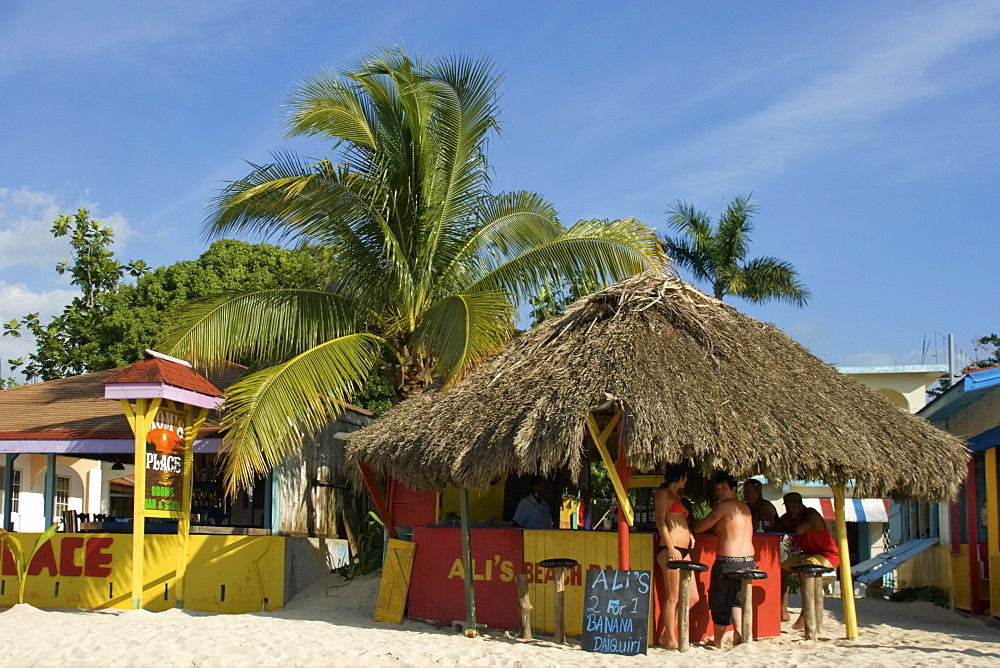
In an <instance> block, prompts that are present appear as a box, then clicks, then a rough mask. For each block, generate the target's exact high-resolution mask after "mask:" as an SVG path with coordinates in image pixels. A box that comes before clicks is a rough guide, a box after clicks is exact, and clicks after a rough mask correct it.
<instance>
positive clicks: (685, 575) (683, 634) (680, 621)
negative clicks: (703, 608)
mask: <svg viewBox="0 0 1000 668" xmlns="http://www.w3.org/2000/svg"><path fill="white" fill-rule="evenodd" d="M667 567H668V568H672V569H674V570H679V571H680V572H681V583H680V585H679V586H680V591H679V592H677V594H678V596H677V651H678V652H686V651H688V644H689V640H690V635H691V631H690V630H688V612H690V611H689V610H688V607H689V606H690V604H691V575H692V574H693V573H704V572H705V571H707V570H708V566H706V565H705V564H699V563H698V562H697V561H683V560H681V561H668V562H667ZM667 632H668V633H669V632H670V631H669V629H668V630H667Z"/></svg>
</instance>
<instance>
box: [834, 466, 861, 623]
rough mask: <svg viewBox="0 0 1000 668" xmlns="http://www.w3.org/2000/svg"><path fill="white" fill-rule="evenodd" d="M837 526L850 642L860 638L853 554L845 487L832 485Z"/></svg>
mask: <svg viewBox="0 0 1000 668" xmlns="http://www.w3.org/2000/svg"><path fill="white" fill-rule="evenodd" d="M830 489H831V490H833V510H834V513H835V524H836V525H837V552H839V553H840V600H841V602H842V603H843V604H844V627H845V630H846V631H847V639H848V640H856V639H857V637H858V616H857V613H856V612H855V610H854V579H853V578H852V577H851V552H850V550H849V549H848V547H847V520H846V515H845V514H844V485H843V484H838V485H830Z"/></svg>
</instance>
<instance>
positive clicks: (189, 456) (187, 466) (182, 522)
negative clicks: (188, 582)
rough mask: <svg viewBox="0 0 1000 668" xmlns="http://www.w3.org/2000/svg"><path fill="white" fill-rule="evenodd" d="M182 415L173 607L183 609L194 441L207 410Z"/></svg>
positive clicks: (189, 408) (191, 409)
mask: <svg viewBox="0 0 1000 668" xmlns="http://www.w3.org/2000/svg"><path fill="white" fill-rule="evenodd" d="M184 415H185V418H186V420H187V429H185V430H184V441H185V443H184V462H183V464H182V467H183V471H184V472H183V474H182V475H183V476H184V489H183V490H182V491H181V517H180V519H179V520H178V522H177V540H178V542H179V543H180V544H179V545H178V546H177V582H176V584H175V585H174V607H175V608H183V607H184V589H185V579H184V578H185V576H186V574H187V563H188V554H189V552H190V548H191V497H192V492H191V490H192V488H193V487H194V440H195V439H196V438H198V432H199V431H201V427H202V425H203V424H205V418H207V417H208V409H207V408H202V409H201V411H200V412H199V413H198V417H197V418H195V416H194V406H191V405H185V410H184Z"/></svg>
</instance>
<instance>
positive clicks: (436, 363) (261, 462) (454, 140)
mask: <svg viewBox="0 0 1000 668" xmlns="http://www.w3.org/2000/svg"><path fill="white" fill-rule="evenodd" d="M499 83H500V80H499V77H498V76H497V75H495V74H494V72H493V67H492V64H491V63H489V62H487V61H482V60H472V59H468V58H464V57H448V58H442V59H438V60H429V61H420V60H416V61H415V60H411V59H410V58H409V57H408V56H407V55H406V54H405V53H403V52H402V51H399V50H393V51H390V50H381V51H379V52H377V53H375V54H373V55H372V56H370V57H369V58H367V59H365V60H363V61H361V62H358V63H356V64H355V65H354V66H353V67H351V68H349V69H347V70H346V71H344V72H342V73H335V72H330V73H326V74H323V75H321V76H318V77H316V78H314V79H312V80H309V81H306V82H305V83H303V84H302V85H301V86H300V87H299V88H298V90H297V91H296V92H295V93H294V94H293V96H292V98H291V108H292V114H291V116H290V119H289V133H288V134H289V136H319V137H324V138H327V139H330V140H332V141H333V155H334V156H335V159H336V162H335V161H334V159H321V160H318V161H312V162H309V161H304V160H301V159H299V158H297V157H296V156H293V155H290V154H287V153H281V154H276V155H275V156H274V161H273V162H272V163H271V164H266V165H260V166H257V165H253V170H252V171H251V172H250V174H249V175H248V176H246V177H245V178H243V179H242V180H240V181H236V182H234V183H231V184H230V185H228V186H227V187H226V188H225V189H224V190H223V191H222V192H221V194H220V196H219V197H218V198H217V200H216V201H215V203H214V206H213V207H212V208H211V210H210V214H209V217H208V219H207V220H206V233H207V235H208V236H219V235H222V234H225V233H229V232H238V233H248V232H249V233H254V234H261V235H264V236H268V237H278V238H280V239H281V240H283V241H285V242H291V243H297V244H305V243H308V244H313V245H320V246H324V247H327V248H329V249H331V251H332V254H333V256H334V257H335V258H336V269H335V279H334V281H333V282H332V284H331V285H330V286H329V287H328V288H327V289H326V290H325V291H310V290H263V291H256V292H250V293H245V294H239V295H228V296H222V297H219V298H216V299H213V300H209V301H204V302H201V303H197V304H194V305H190V306H189V307H188V308H187V309H186V310H185V312H184V313H183V314H180V315H179V316H178V320H177V321H176V322H175V324H174V325H173V327H172V328H171V330H169V331H168V332H166V333H165V334H164V336H163V339H162V341H161V343H160V345H162V346H163V349H164V350H168V351H170V352H172V353H173V354H175V355H179V356H182V357H187V358H188V359H190V360H191V361H193V362H196V363H199V364H203V365H206V366H209V367H211V366H212V365H214V364H218V363H220V362H221V361H222V360H242V361H252V364H253V373H250V374H248V375H247V376H246V377H244V378H243V379H241V380H240V381H239V382H238V383H236V384H234V385H233V386H232V387H231V388H230V389H229V392H228V393H227V397H226V404H225V405H226V411H225V415H224V418H223V424H224V426H225V427H226V428H227V431H226V432H225V437H224V452H225V455H224V457H225V460H224V464H225V471H226V484H227V488H228V489H229V490H230V491H235V490H236V489H238V488H240V487H243V486H246V485H247V484H249V483H251V481H252V480H253V479H254V477H255V476H256V475H259V474H262V473H264V472H266V471H267V470H269V469H270V468H271V467H272V466H273V465H274V464H276V463H277V462H279V461H280V460H281V459H282V457H284V455H285V454H286V453H289V452H291V451H293V450H294V449H295V448H296V447H298V446H299V445H300V444H301V443H302V440H303V438H304V437H306V436H308V435H310V434H314V433H316V432H317V431H318V430H319V429H320V428H321V427H322V426H323V425H324V424H326V423H328V421H329V420H331V419H332V418H333V417H334V416H335V415H336V414H337V413H339V412H340V410H341V409H342V406H343V403H344V402H347V401H348V400H350V399H351V397H352V395H353V394H354V393H355V392H356V391H357V390H358V389H359V388H360V387H361V385H362V384H363V383H364V382H365V380H366V378H368V377H369V376H371V375H372V374H373V373H377V372H380V371H384V370H390V371H391V372H393V373H394V375H395V382H396V387H397V399H398V400H402V399H405V398H406V397H408V396H410V395H411V394H413V393H414V392H417V391H419V390H421V389H423V388H425V387H427V386H428V385H429V384H431V383H432V382H441V383H442V384H443V385H444V386H445V387H447V386H449V385H451V384H453V383H455V382H457V381H458V380H459V379H460V378H461V377H462V375H463V374H464V373H465V372H466V371H467V370H468V369H469V368H470V367H472V366H473V365H474V364H475V363H476V362H477V361H478V360H480V359H481V358H482V357H483V356H484V355H486V354H489V353H490V352H492V351H494V350H496V349H497V348H498V347H499V346H500V345H501V344H503V343H504V342H505V341H506V340H507V339H509V338H510V337H511V336H512V333H513V331H514V321H515V317H516V313H517V308H518V306H519V305H521V304H522V303H524V302H525V301H526V299H528V298H529V297H530V296H531V295H533V294H534V292H535V290H536V288H537V286H539V285H544V284H552V283H558V282H561V281H562V280H564V279H568V277H572V276H575V275H578V274H580V273H581V272H583V271H585V270H587V271H592V272H594V274H595V275H596V276H597V278H598V279H599V280H600V281H601V282H602V283H604V284H605V285H606V284H608V283H611V282H613V281H616V280H620V279H622V278H624V277H627V276H629V275H632V274H635V273H637V272H639V271H643V270H646V269H648V268H650V267H659V268H661V269H662V268H664V267H665V259H664V258H663V255H662V249H661V248H660V246H659V243H658V242H657V239H656V235H655V233H654V232H653V231H652V230H650V229H649V228H648V227H646V226H644V225H642V224H640V223H638V222H637V221H635V220H634V219H631V218H630V219H625V220H615V221H581V222H579V223H576V224H575V225H572V226H570V227H568V228H567V227H564V226H563V225H562V224H561V223H560V222H559V220H558V219H557V217H556V212H555V210H554V209H553V207H552V206H551V205H550V204H549V203H548V202H546V201H545V200H543V199H542V198H541V197H540V196H538V195H536V194H534V193H529V192H512V193H505V194H497V195H494V194H492V193H491V192H490V189H489V186H490V178H489V174H490V171H489V166H488V163H487V160H486V155H485V146H486V140H487V138H488V137H489V136H491V135H492V134H494V133H496V132H498V130H499V124H498V107H497V104H498V96H497V87H498V85H499Z"/></svg>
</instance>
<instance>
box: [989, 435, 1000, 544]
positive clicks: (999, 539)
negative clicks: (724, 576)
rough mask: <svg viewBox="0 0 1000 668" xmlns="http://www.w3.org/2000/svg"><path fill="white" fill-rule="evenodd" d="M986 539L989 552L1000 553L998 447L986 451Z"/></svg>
mask: <svg viewBox="0 0 1000 668" xmlns="http://www.w3.org/2000/svg"><path fill="white" fill-rule="evenodd" d="M986 515H987V518H986V540H987V543H988V545H989V553H990V554H991V555H992V554H1000V526H998V521H1000V519H998V518H997V449H996V448H990V449H989V450H987V451H986Z"/></svg>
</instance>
